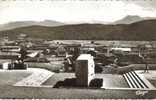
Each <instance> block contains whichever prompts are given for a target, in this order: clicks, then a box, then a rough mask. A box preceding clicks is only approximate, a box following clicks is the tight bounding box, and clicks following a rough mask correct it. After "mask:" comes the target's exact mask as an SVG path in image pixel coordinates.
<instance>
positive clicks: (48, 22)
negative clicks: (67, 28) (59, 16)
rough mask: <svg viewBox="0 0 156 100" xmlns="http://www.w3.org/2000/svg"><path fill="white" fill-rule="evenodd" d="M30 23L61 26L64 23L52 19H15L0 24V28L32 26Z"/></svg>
mask: <svg viewBox="0 0 156 100" xmlns="http://www.w3.org/2000/svg"><path fill="white" fill-rule="evenodd" d="M32 25H40V26H52V27H53V26H61V25H64V23H61V22H57V21H52V20H44V21H40V22H37V21H17V22H10V23H7V24H1V25H0V30H9V29H14V28H19V27H26V26H32Z"/></svg>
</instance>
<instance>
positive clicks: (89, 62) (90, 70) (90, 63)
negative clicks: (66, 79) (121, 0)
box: [75, 54, 95, 87]
mask: <svg viewBox="0 0 156 100" xmlns="http://www.w3.org/2000/svg"><path fill="white" fill-rule="evenodd" d="M94 69H95V64H94V60H93V56H91V55H90V54H81V55H80V56H79V57H78V58H77V60H76V69H75V71H76V73H75V74H76V83H77V85H78V86H86V87H88V86H89V84H90V82H91V80H92V79H93V78H94V75H95V71H94Z"/></svg>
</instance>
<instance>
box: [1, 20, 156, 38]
mask: <svg viewBox="0 0 156 100" xmlns="http://www.w3.org/2000/svg"><path fill="white" fill-rule="evenodd" d="M155 26H156V20H145V21H140V22H136V23H132V24H118V25H103V24H78V25H64V26H58V27H46V26H29V27H22V28H17V29H13V30H7V31H1V32H0V36H1V37H2V36H4V34H8V36H9V37H10V38H12V39H15V37H16V35H18V34H21V33H25V34H28V36H29V37H34V38H43V39H65V40H71V39H75V40H77V39H81V40H83V39H85V40H88V39H93V40H156V34H155V33H156V28H155Z"/></svg>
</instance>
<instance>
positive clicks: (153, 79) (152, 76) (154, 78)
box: [136, 70, 156, 87]
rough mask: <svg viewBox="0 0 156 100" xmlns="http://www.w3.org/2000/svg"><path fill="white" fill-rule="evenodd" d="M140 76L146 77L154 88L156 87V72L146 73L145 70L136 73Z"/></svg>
mask: <svg viewBox="0 0 156 100" xmlns="http://www.w3.org/2000/svg"><path fill="white" fill-rule="evenodd" d="M136 72H137V73H138V74H139V75H142V76H144V77H145V78H146V79H147V80H148V81H149V82H150V83H151V84H152V85H153V86H154V87H156V71H155V70H149V72H148V73H147V72H146V73H144V71H143V70H139V71H136Z"/></svg>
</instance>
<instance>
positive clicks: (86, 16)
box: [0, 0, 156, 24]
mask: <svg viewBox="0 0 156 100" xmlns="http://www.w3.org/2000/svg"><path fill="white" fill-rule="evenodd" d="M127 15H138V16H141V17H156V0H41V1H40V0H0V24H4V23H8V22H14V21H43V20H55V21H60V22H64V23H74V22H94V21H101V22H114V21H116V20H119V19H122V18H124V17H125V16H127Z"/></svg>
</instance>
